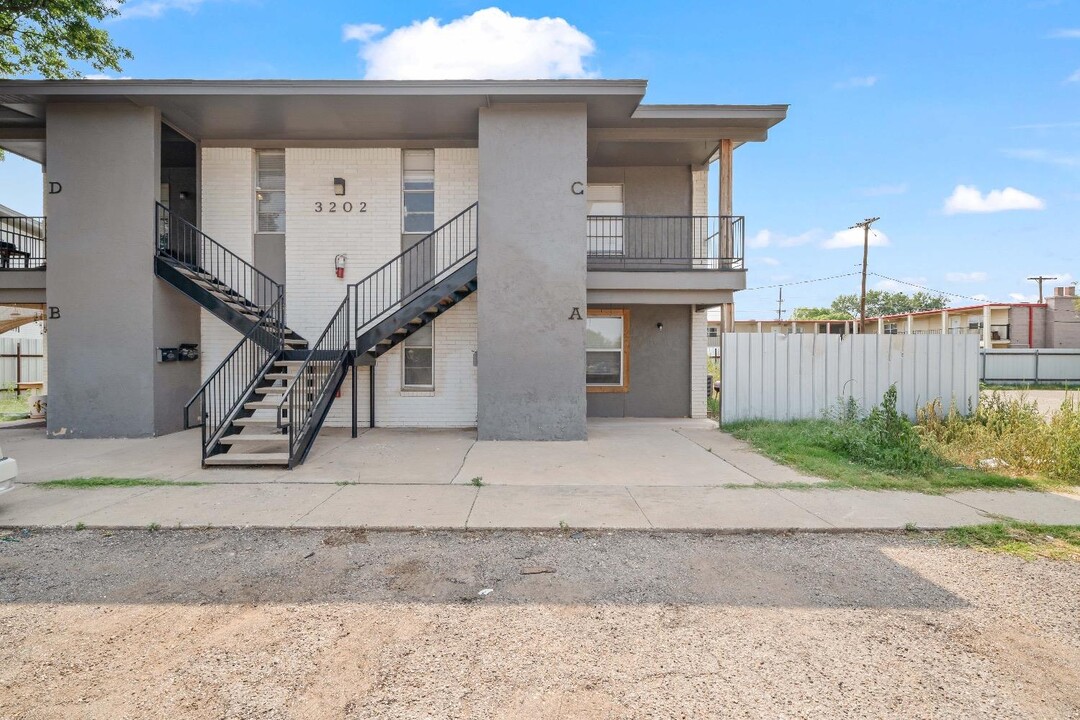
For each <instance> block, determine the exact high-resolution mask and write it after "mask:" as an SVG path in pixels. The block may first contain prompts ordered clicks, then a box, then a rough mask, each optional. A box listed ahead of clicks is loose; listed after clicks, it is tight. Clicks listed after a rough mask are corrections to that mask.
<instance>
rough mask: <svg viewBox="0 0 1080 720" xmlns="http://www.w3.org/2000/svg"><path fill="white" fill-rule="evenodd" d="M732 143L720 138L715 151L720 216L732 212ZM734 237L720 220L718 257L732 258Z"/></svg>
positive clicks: (725, 223)
mask: <svg viewBox="0 0 1080 720" xmlns="http://www.w3.org/2000/svg"><path fill="white" fill-rule="evenodd" d="M734 147H735V146H734V143H733V142H732V141H731V140H721V141H720V147H719V151H718V153H717V156H718V160H717V163H718V165H719V168H718V169H719V173H718V175H719V178H718V180H719V182H717V183H716V186H717V192H718V193H719V198H718V200H719V203H718V205H717V207H718V208H719V212H720V216H721V218H723V217H725V216H730V215H732V214H733V210H732V208H733V198H734V195H733V192H732V186H731V183H732V161H733V155H734ZM734 243H735V238H734V237H733V236H732V234H731V227H730V226H729V225H728V224H727V222H725V221H724V220H721V221H720V257H721V258H733V257H734V255H735V245H734Z"/></svg>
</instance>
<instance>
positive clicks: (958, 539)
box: [934, 520, 1080, 562]
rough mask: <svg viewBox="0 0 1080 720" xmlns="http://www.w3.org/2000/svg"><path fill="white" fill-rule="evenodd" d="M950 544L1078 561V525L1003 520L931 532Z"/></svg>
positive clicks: (1030, 556)
mask: <svg viewBox="0 0 1080 720" xmlns="http://www.w3.org/2000/svg"><path fill="white" fill-rule="evenodd" d="M934 535H935V536H936V537H939V538H941V539H942V540H943V541H944V542H946V543H948V544H950V545H957V546H960V547H969V548H974V549H976V550H984V551H987V552H999V553H1006V554H1008V555H1015V556H1017V557H1021V558H1024V559H1025V560H1034V559H1036V558H1049V559H1052V560H1072V561H1077V562H1080V525H1036V524H1034V523H1023V522H1018V521H1015V520H1005V521H1002V522H997V523H993V524H990V525H971V526H968V527H958V528H952V529H951V530H943V531H941V532H940V533H934Z"/></svg>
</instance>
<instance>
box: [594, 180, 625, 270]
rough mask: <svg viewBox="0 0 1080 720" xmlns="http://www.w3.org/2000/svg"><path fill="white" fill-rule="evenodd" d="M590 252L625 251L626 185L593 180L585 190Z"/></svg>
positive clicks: (614, 253)
mask: <svg viewBox="0 0 1080 720" xmlns="http://www.w3.org/2000/svg"><path fill="white" fill-rule="evenodd" d="M585 205H586V208H587V210H586V213H587V214H588V216H589V217H588V223H589V227H588V230H587V232H588V238H589V254H590V255H622V253H623V218H622V215H623V186H622V185H598V184H595V183H589V185H588V187H587V188H586V189H585Z"/></svg>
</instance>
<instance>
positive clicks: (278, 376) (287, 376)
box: [263, 372, 297, 380]
mask: <svg viewBox="0 0 1080 720" xmlns="http://www.w3.org/2000/svg"><path fill="white" fill-rule="evenodd" d="M296 376H297V373H294V372H291V373H279V372H273V373H266V374H265V375H263V377H264V378H266V379H267V380H295V379H296Z"/></svg>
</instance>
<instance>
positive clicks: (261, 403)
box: [244, 398, 281, 410]
mask: <svg viewBox="0 0 1080 720" xmlns="http://www.w3.org/2000/svg"><path fill="white" fill-rule="evenodd" d="M244 409H245V410H280V409H281V398H278V399H276V400H254V401H252V402H249V403H244Z"/></svg>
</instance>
